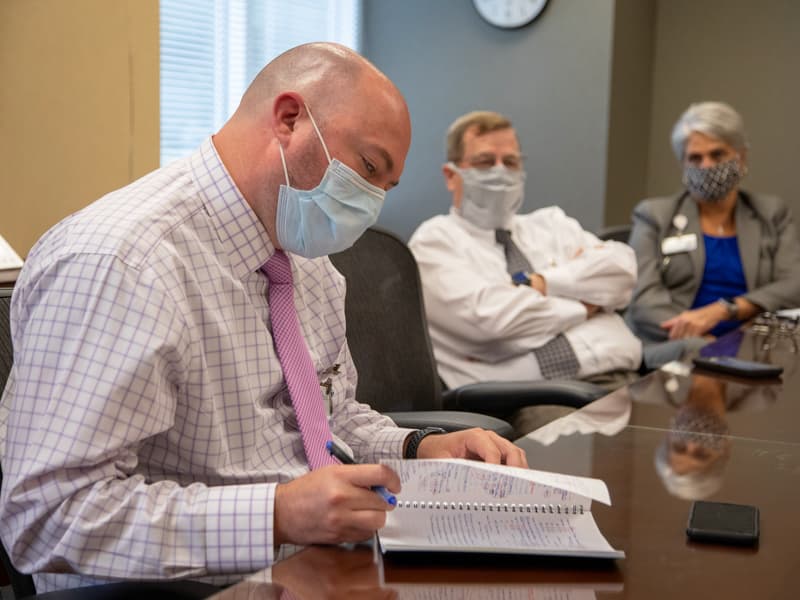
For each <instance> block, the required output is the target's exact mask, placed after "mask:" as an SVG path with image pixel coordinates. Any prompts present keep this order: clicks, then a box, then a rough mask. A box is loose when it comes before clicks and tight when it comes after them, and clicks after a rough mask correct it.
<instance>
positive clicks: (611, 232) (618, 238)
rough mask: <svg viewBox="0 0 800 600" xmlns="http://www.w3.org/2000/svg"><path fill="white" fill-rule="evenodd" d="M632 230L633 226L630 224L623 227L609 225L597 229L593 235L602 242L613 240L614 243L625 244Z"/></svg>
mask: <svg viewBox="0 0 800 600" xmlns="http://www.w3.org/2000/svg"><path fill="white" fill-rule="evenodd" d="M632 228H633V226H632V225H631V224H630V223H627V224H624V225H609V226H607V227H601V228H600V229H598V230H597V232H596V233H595V235H596V236H597V237H599V238H600V239H601V240H603V241H604V242H605V241H607V240H613V241H615V242H623V243H625V244H627V243H628V240H629V239H630V237H631V229H632Z"/></svg>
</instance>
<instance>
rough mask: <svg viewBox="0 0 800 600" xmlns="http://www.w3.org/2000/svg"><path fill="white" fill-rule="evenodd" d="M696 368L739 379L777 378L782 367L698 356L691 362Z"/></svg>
mask: <svg viewBox="0 0 800 600" xmlns="http://www.w3.org/2000/svg"><path fill="white" fill-rule="evenodd" d="M692 362H694V364H695V366H696V367H699V368H701V369H706V370H708V371H716V372H718V373H726V374H728V375H738V376H739V377H777V376H778V375H780V374H781V373H783V367H781V366H779V365H772V364H769V363H762V362H756V361H754V360H744V359H741V358H734V357H733V356H700V357H697V358H695V359H693V361H692Z"/></svg>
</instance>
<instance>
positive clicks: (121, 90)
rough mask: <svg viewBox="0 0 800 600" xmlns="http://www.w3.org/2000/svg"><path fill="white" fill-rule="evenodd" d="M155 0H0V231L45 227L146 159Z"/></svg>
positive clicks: (129, 176) (154, 129)
mask: <svg viewBox="0 0 800 600" xmlns="http://www.w3.org/2000/svg"><path fill="white" fill-rule="evenodd" d="M158 52H159V50H158V0H114V1H109V0H69V1H65V0H2V1H0V78H2V85H0V142H2V143H0V234H2V235H3V236H4V237H5V238H6V239H7V240H8V241H9V242H10V243H11V245H12V246H14V248H15V249H16V250H17V251H18V252H19V253H20V254H21V255H23V256H25V255H26V254H27V253H28V251H29V249H30V247H31V246H32V245H33V243H34V242H35V241H36V239H38V238H39V236H41V235H42V233H44V232H45V231H46V230H47V229H48V228H49V227H50V226H52V225H53V224H55V223H56V222H57V221H59V220H60V219H61V218H63V217H64V216H66V215H68V214H69V213H71V212H74V211H75V210H77V209H79V208H81V207H83V206H85V205H87V204H88V203H90V202H91V201H93V200H94V199H96V198H97V197H99V196H101V195H102V194H104V193H106V192H109V191H111V190H113V189H115V188H117V187H120V186H122V185H124V184H126V183H128V182H129V181H132V180H133V179H135V178H137V177H139V176H140V175H142V174H144V173H146V172H148V171H150V170H152V169H154V168H156V167H157V166H158V160H159V146H158V140H159V138H158V131H159V119H158V101H159V98H158V92H159V85H158V73H159V65H158V60H159V57H158Z"/></svg>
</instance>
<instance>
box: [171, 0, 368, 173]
mask: <svg viewBox="0 0 800 600" xmlns="http://www.w3.org/2000/svg"><path fill="white" fill-rule="evenodd" d="M160 11H161V12H160V26H161V30H160V36H161V164H162V165H164V164H166V163H168V162H170V161H172V160H174V159H176V158H179V157H182V156H186V155H187V154H189V153H190V152H192V150H194V149H195V148H196V147H197V146H198V145H199V144H200V143H201V142H202V141H203V139H205V138H206V137H207V136H208V135H210V134H212V133H214V132H215V131H217V130H218V129H219V128H220V126H222V124H223V123H224V122H225V121H226V120H227V119H228V117H230V115H231V114H233V111H234V110H235V109H236V106H237V105H238V103H239V99H240V98H241V96H242V94H243V93H244V90H245V89H246V88H247V86H248V85H249V83H250V81H252V79H253V78H254V77H255V76H256V75H257V74H258V72H259V71H260V70H261V69H262V68H263V67H264V65H266V64H267V63H268V62H269V61H270V60H272V59H273V58H275V57H276V56H278V55H279V54H280V53H282V52H284V51H286V50H288V49H289V48H292V47H294V46H297V45H299V44H304V43H306V42H313V41H331V42H338V43H340V44H344V45H345V46H348V47H350V48H353V49H354V50H356V51H358V50H360V45H361V43H360V42H361V0H291V1H289V0H160Z"/></svg>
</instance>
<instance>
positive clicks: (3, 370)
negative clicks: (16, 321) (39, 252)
mask: <svg viewBox="0 0 800 600" xmlns="http://www.w3.org/2000/svg"><path fill="white" fill-rule="evenodd" d="M11 291H12V288H0V394H2V392H3V390H4V389H5V387H6V379H8V373H9V371H11V363H12V362H13V361H14V352H13V350H12V349H11V324H10V323H9V321H8V311H9V309H10V308H11Z"/></svg>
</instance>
